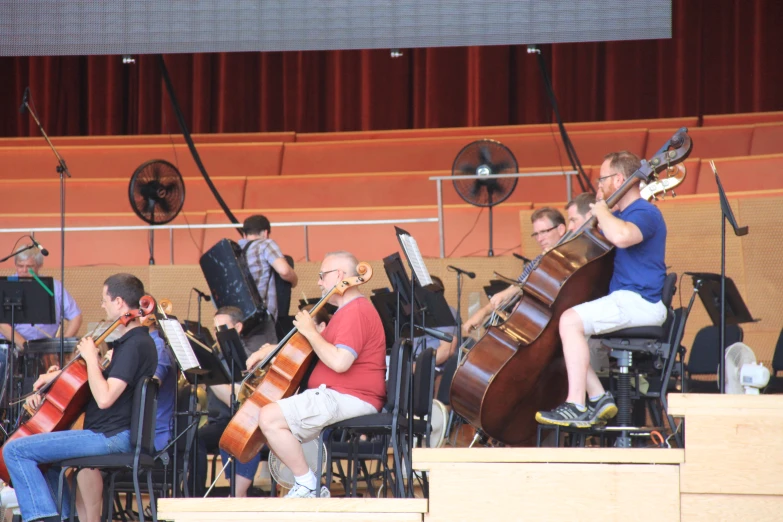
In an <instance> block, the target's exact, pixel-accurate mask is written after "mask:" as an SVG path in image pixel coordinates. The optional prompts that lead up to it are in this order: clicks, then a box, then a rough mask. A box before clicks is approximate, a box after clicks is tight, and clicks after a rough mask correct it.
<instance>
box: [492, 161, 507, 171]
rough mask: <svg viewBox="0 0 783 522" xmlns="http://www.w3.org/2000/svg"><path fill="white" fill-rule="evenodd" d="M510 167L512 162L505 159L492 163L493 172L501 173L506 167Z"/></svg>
mask: <svg viewBox="0 0 783 522" xmlns="http://www.w3.org/2000/svg"><path fill="white" fill-rule="evenodd" d="M510 167H511V164H510V163H508V162H506V161H504V162H502V163H494V164H492V165H490V168H491V169H492V173H493V174H500V173H501V172H503V171H504V170H506V169H508V168H510Z"/></svg>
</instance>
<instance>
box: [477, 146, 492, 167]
mask: <svg viewBox="0 0 783 522" xmlns="http://www.w3.org/2000/svg"><path fill="white" fill-rule="evenodd" d="M479 158H481V163H483V164H485V165H492V155H491V154H490V153H489V147H483V146H482V147H479Z"/></svg>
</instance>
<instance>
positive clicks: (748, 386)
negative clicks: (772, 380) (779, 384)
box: [725, 343, 769, 395]
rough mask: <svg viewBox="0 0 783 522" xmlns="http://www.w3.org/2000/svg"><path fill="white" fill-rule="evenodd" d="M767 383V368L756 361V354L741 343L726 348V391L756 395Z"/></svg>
mask: <svg viewBox="0 0 783 522" xmlns="http://www.w3.org/2000/svg"><path fill="white" fill-rule="evenodd" d="M768 383H769V370H768V369H767V368H766V367H764V366H763V365H761V364H757V363H756V354H755V353H753V350H751V349H750V347H749V346H747V345H746V344H743V343H734V344H732V345H731V346H729V347H728V348H727V349H726V383H725V384H726V393H733V394H742V393H744V394H747V395H758V394H759V390H760V389H761V388H764V387H765V386H766V385H767V384H768Z"/></svg>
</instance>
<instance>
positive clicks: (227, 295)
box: [199, 239, 266, 331]
mask: <svg viewBox="0 0 783 522" xmlns="http://www.w3.org/2000/svg"><path fill="white" fill-rule="evenodd" d="M199 264H200V265H201V271H202V272H203V273H204V278H205V279H206V280H207V285H209V292H210V293H211V294H212V299H214V302H215V306H216V307H218V308H221V307H223V306H236V307H237V308H239V309H240V310H242V316H243V319H242V323H243V328H244V329H245V330H247V331H250V330H252V329H253V328H254V327H255V326H256V325H258V324H259V323H260V322H261V321H263V320H264V318H265V317H266V308H265V306H264V303H263V300H262V299H261V296H260V295H259V293H258V288H257V287H256V284H255V282H254V281H253V277H252V276H251V275H250V270H249V269H248V268H247V262H246V261H245V256H244V254H243V253H242V248H241V247H240V246H239V245H238V244H236V243H234V242H233V241H231V240H230V239H221V240H220V241H218V243H217V244H216V245H215V246H213V247H212V248H210V249H209V250H208V251H207V252H206V253H205V254H204V255H203V256H201V259H200V260H199Z"/></svg>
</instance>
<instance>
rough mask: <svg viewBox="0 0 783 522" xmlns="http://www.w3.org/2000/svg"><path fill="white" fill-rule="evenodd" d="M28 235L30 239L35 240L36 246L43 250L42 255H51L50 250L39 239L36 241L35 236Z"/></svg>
mask: <svg viewBox="0 0 783 522" xmlns="http://www.w3.org/2000/svg"><path fill="white" fill-rule="evenodd" d="M27 237H29V238H30V239H32V241H33V244H34V245H35V246H37V247H38V250H40V251H41V255H42V256H48V255H49V251H48V250H46V249H45V248H44V247H43V245H42V244H41V243H39V242H38V241H36V240H35V238H34V237H33V236H27Z"/></svg>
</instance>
